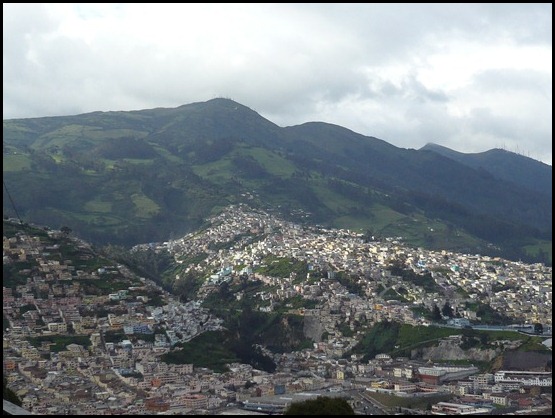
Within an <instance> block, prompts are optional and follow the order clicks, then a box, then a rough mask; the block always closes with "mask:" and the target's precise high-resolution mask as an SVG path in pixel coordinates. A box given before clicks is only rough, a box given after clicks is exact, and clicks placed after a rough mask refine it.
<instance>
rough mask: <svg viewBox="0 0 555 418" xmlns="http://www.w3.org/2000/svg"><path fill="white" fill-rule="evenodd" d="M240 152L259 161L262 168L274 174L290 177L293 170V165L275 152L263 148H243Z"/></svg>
mask: <svg viewBox="0 0 555 418" xmlns="http://www.w3.org/2000/svg"><path fill="white" fill-rule="evenodd" d="M241 153H242V154H246V155H250V156H251V157H252V158H254V159H255V160H256V161H258V162H259V163H260V165H261V166H262V167H264V169H265V170H266V171H267V172H268V173H270V174H273V175H275V176H279V177H291V175H292V174H293V173H294V172H295V166H294V165H293V164H292V163H291V162H290V161H288V160H286V159H285V158H283V157H281V156H279V155H278V154H276V153H275V152H271V151H268V150H265V149H263V148H245V149H244V150H242V152H241Z"/></svg>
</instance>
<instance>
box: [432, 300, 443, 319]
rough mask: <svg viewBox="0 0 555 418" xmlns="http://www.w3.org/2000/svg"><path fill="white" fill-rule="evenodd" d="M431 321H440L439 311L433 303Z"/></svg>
mask: <svg viewBox="0 0 555 418" xmlns="http://www.w3.org/2000/svg"><path fill="white" fill-rule="evenodd" d="M432 321H441V311H440V310H439V308H438V306H437V305H436V304H435V303H434V306H433V308H432Z"/></svg>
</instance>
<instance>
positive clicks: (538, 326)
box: [534, 322, 543, 334]
mask: <svg viewBox="0 0 555 418" xmlns="http://www.w3.org/2000/svg"><path fill="white" fill-rule="evenodd" d="M534 334H543V325H542V324H540V323H539V322H536V323H535V324H534Z"/></svg>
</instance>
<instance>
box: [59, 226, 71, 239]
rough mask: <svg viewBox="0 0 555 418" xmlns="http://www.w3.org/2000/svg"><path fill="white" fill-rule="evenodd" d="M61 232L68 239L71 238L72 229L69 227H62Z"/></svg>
mask: <svg viewBox="0 0 555 418" xmlns="http://www.w3.org/2000/svg"><path fill="white" fill-rule="evenodd" d="M60 231H61V233H62V234H64V235H65V236H66V237H67V236H69V234H71V228H70V227H69V226H62V227H61V228H60Z"/></svg>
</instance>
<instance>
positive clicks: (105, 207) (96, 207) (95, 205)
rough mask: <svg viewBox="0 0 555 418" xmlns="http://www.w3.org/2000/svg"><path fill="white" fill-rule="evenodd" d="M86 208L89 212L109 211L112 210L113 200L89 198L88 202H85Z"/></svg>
mask: <svg viewBox="0 0 555 418" xmlns="http://www.w3.org/2000/svg"><path fill="white" fill-rule="evenodd" d="M85 210H87V211H89V212H101V213H109V212H111V211H112V202H104V201H101V200H89V201H88V202H87V203H85Z"/></svg>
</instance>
